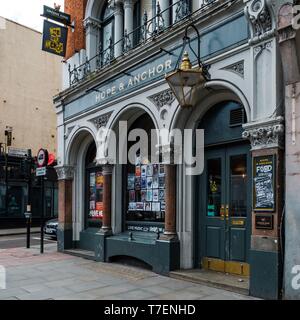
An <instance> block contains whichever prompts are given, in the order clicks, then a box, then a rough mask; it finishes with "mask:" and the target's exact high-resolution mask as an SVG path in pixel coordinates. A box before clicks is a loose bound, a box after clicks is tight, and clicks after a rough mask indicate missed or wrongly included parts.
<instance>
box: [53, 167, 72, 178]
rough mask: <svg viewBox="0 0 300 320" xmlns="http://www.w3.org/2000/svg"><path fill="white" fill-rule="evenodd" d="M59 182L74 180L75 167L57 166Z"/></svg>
mask: <svg viewBox="0 0 300 320" xmlns="http://www.w3.org/2000/svg"><path fill="white" fill-rule="evenodd" d="M55 170H56V173H57V180H73V178H74V167H73V166H69V165H65V166H56V167H55Z"/></svg>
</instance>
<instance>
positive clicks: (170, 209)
mask: <svg viewBox="0 0 300 320" xmlns="http://www.w3.org/2000/svg"><path fill="white" fill-rule="evenodd" d="M165 202H166V211H165V231H164V237H165V238H168V239H170V240H171V239H174V238H176V237H177V233H176V166H175V165H174V164H166V165H165Z"/></svg>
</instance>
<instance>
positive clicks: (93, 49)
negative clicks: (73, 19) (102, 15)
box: [84, 17, 101, 70]
mask: <svg viewBox="0 0 300 320" xmlns="http://www.w3.org/2000/svg"><path fill="white" fill-rule="evenodd" d="M84 27H85V35H86V56H87V58H88V59H92V58H93V57H95V56H96V54H97V53H98V45H99V37H100V28H101V24H100V21H99V20H97V19H95V18H92V17H89V18H87V19H86V20H85V21H84ZM90 63H91V70H94V69H95V68H96V67H97V66H96V59H93V60H91V61H90Z"/></svg>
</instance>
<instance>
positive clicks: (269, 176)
mask: <svg viewBox="0 0 300 320" xmlns="http://www.w3.org/2000/svg"><path fill="white" fill-rule="evenodd" d="M253 162H254V163H253V170H254V172H253V188H254V190H253V191H254V192H253V208H254V211H274V210H275V155H270V156H260V157H255V158H254V160H253Z"/></svg>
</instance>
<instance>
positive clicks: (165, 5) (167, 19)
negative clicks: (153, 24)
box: [159, 0, 171, 28]
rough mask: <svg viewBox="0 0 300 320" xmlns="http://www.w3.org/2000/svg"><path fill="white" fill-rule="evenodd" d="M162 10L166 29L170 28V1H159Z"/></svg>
mask: <svg viewBox="0 0 300 320" xmlns="http://www.w3.org/2000/svg"><path fill="white" fill-rule="evenodd" d="M159 5H160V10H161V12H162V18H163V19H164V27H165V28H166V27H169V25H170V10H171V9H168V8H169V7H170V5H169V1H164V0H160V1H159Z"/></svg>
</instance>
